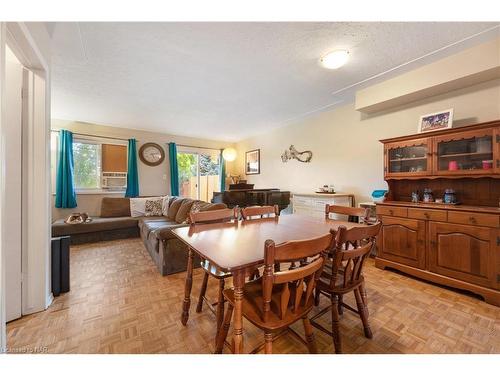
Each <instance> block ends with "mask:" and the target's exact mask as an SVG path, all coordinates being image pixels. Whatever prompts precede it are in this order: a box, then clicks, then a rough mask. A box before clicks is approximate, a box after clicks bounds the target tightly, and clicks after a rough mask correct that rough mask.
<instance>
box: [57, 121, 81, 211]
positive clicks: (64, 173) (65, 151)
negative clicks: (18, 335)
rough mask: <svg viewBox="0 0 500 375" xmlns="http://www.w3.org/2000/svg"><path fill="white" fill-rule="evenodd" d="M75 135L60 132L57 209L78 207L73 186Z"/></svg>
mask: <svg viewBox="0 0 500 375" xmlns="http://www.w3.org/2000/svg"><path fill="white" fill-rule="evenodd" d="M73 168H74V164H73V133H71V132H70V131H68V130H61V131H60V132H59V150H58V162H57V176H56V207H57V208H74V207H76V194H75V187H74V184H73Z"/></svg>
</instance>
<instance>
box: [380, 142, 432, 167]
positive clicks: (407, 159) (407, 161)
mask: <svg viewBox="0 0 500 375" xmlns="http://www.w3.org/2000/svg"><path fill="white" fill-rule="evenodd" d="M427 155H428V148H427V144H425V143H423V144H418V145H411V146H401V147H396V148H390V149H389V159H388V162H389V163H388V164H389V168H388V169H389V171H388V172H389V173H417V172H420V173H423V172H426V171H427V168H428V164H427Z"/></svg>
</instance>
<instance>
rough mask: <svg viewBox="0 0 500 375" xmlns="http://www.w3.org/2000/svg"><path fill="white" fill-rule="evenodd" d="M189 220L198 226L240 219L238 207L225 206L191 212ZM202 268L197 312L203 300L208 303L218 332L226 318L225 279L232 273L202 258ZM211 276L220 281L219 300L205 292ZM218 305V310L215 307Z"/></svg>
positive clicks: (201, 306)
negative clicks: (212, 299)
mask: <svg viewBox="0 0 500 375" xmlns="http://www.w3.org/2000/svg"><path fill="white" fill-rule="evenodd" d="M189 220H190V223H191V226H193V227H196V226H199V225H204V224H205V225H206V224H214V223H223V222H231V221H234V222H236V221H237V220H238V208H237V207H235V208H232V209H230V208H224V209H221V210H213V211H199V212H191V213H190V214H189ZM201 268H202V270H203V272H204V275H203V282H202V284H201V289H200V296H199V297H198V304H197V306H196V312H198V313H199V312H201V311H202V309H203V302H205V303H206V304H207V307H208V308H209V309H210V311H212V312H213V313H214V314H215V316H216V318H217V332H218V331H219V328H220V326H221V325H222V320H223V318H224V296H223V294H222V292H223V291H224V287H225V279H227V278H228V277H231V276H232V275H231V273H228V272H223V271H221V270H219V269H218V268H217V267H215V266H214V265H212V264H211V263H210V261H209V260H207V259H202V260H201ZM209 276H211V277H213V278H215V279H217V280H218V281H219V289H218V297H217V302H210V301H209V300H208V299H207V298H206V296H205V294H206V292H207V286H208V278H209ZM215 306H217V310H216V309H215Z"/></svg>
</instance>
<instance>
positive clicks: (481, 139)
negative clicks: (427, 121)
mask: <svg viewBox="0 0 500 375" xmlns="http://www.w3.org/2000/svg"><path fill="white" fill-rule="evenodd" d="M435 144H436V148H435V150H436V163H435V166H436V170H435V172H436V174H444V175H453V174H491V173H493V171H494V168H495V165H494V160H493V132H492V131H491V130H486V131H478V132H466V133H462V134H456V135H454V136H442V137H436V138H435Z"/></svg>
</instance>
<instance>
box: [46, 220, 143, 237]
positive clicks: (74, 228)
mask: <svg viewBox="0 0 500 375" xmlns="http://www.w3.org/2000/svg"><path fill="white" fill-rule="evenodd" d="M136 226H137V219H135V218H132V217H94V218H92V221H91V222H90V223H81V224H66V223H65V222H64V219H60V220H57V221H55V222H54V223H53V224H52V237H59V236H70V235H72V234H79V233H91V232H103V231H107V230H114V229H124V228H133V227H136Z"/></svg>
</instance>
